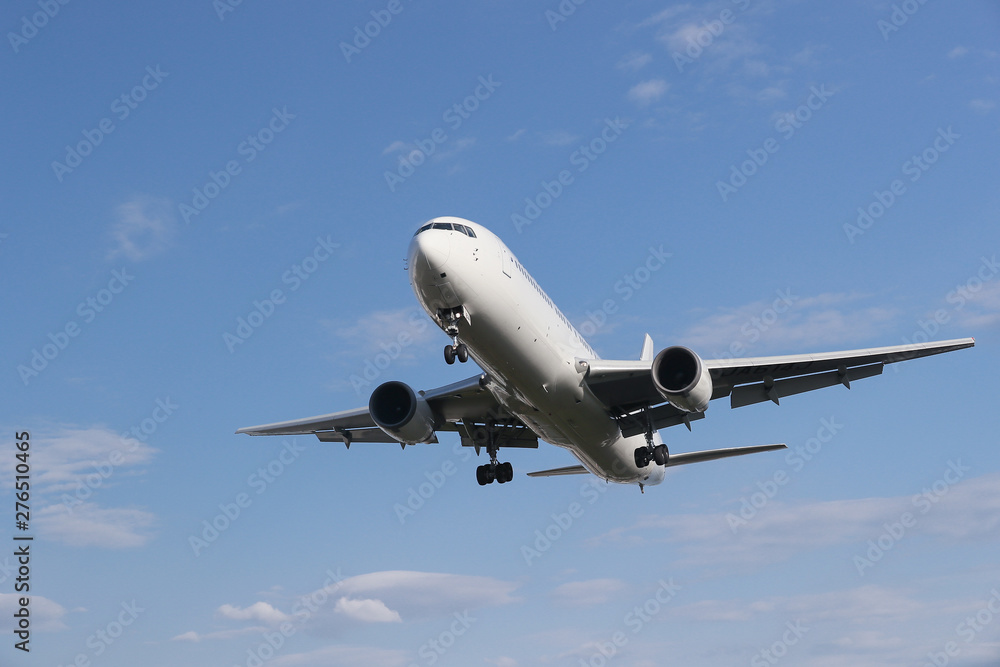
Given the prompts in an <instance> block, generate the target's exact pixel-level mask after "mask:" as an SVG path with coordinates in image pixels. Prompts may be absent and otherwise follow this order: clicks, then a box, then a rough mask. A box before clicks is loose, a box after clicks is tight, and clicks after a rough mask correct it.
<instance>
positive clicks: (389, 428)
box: [368, 381, 434, 443]
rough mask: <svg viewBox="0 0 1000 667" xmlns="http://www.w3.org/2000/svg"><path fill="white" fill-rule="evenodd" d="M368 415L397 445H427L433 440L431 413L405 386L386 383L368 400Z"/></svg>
mask: <svg viewBox="0 0 1000 667" xmlns="http://www.w3.org/2000/svg"><path fill="white" fill-rule="evenodd" d="M368 412H369V413H371V416H372V419H373V420H374V421H375V424H376V425H377V426H378V427H379V428H380V429H382V430H383V431H384V432H385V433H386V435H388V436H389V437H391V438H394V439H395V440H398V441H399V442H405V443H414V442H426V441H427V440H430V439H431V438H432V437H433V436H434V413H433V412H431V408H430V406H429V405H427V401H425V400H424V397H423V396H417V395H416V393H414V391H413V389H411V388H410V386H409V385H408V384H405V383H403V382H396V381H392V382H385V383H383V384H380V385H379V386H378V387H376V388H375V391H373V392H372V396H371V398H370V399H368Z"/></svg>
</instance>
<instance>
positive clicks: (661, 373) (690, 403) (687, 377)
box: [652, 345, 712, 412]
mask: <svg viewBox="0 0 1000 667" xmlns="http://www.w3.org/2000/svg"><path fill="white" fill-rule="evenodd" d="M652 375H653V385H655V386H656V390H657V391H658V392H660V395H661V396H663V398H665V399H666V400H667V401H668V402H669V403H670V404H671V405H672V406H674V407H675V408H677V409H678V410H683V411H684V412H704V411H705V409H706V408H708V402H709V401H710V400H712V376H711V375H710V374H709V372H708V369H707V368H705V364H703V363H702V361H701V357H699V356H698V355H697V354H695V353H694V352H692V351H691V350H689V349H688V348H686V347H682V346H680V345H674V346H673V347H668V348H666V349H665V350H661V351H660V353H659V354H658V355H656V358H655V359H653V367H652Z"/></svg>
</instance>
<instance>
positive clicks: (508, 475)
mask: <svg viewBox="0 0 1000 667" xmlns="http://www.w3.org/2000/svg"><path fill="white" fill-rule="evenodd" d="M486 437H487V445H486V451H487V453H489V455H490V462H489V463H487V464H486V465H481V466H479V467H477V468H476V481H477V482H479V486H486V485H487V484H492V483H493V480H496V481H497V482H498V483H500V484H505V483H507V482H510V481H513V479H514V466H512V465H511V464H510V463H499V462H497V451H499V449H500V447H499V445H497V444H496V428H495V427H494V426H493V424H491V423H489V424H487V425H486Z"/></svg>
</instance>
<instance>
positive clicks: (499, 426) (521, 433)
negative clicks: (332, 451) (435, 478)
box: [236, 375, 538, 448]
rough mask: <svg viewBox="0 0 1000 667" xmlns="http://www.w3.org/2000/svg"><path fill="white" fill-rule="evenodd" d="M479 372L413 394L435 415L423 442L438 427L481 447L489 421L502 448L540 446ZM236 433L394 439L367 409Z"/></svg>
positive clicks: (432, 438) (349, 439)
mask: <svg viewBox="0 0 1000 667" xmlns="http://www.w3.org/2000/svg"><path fill="white" fill-rule="evenodd" d="M482 380H483V377H482V375H475V376H473V377H470V378H467V379H465V380H460V381H459V382H455V383H453V384H449V385H445V386H443V387H438V388H437V389H431V390H429V391H421V392H417V394H418V395H419V396H420V398H422V399H423V400H424V401H425V402H426V404H427V406H428V408H429V409H430V412H431V415H432V419H433V429H434V432H435V433H434V434H432V435H431V436H430V437H429V438H427V439H425V440H423V442H428V443H434V442H437V441H438V440H437V435H436V432H437V431H458V432H459V434H460V435H461V439H462V444H463V445H465V446H475V447H478V446H479V445H480V444H482V445H484V446H485V436H484V435H483V433H482V432H481V430H480V429H481V427H482V426H485V424H487V423H490V424H492V425H493V427H494V429H495V431H496V438H497V441H498V442H499V443H500V444H501V445H502V446H503V447H532V448H534V447H538V438H537V437H536V436H535V435H534V433H532V432H531V431H530V430H529V429H528V428H527V427H526V426H524V424H523V423H521V422H520V420H518V419H517V418H516V417H513V416H512V415H510V414H509V413H507V412H506V411H505V410H504V409H503V408H502V407H501V406H500V404H499V403H498V402H497V400H496V398H495V397H494V396H493V394H491V393H490V392H489V391H487V390H486V389H485V388H484V387H483V382H482ZM236 432H237V433H245V434H247V435H303V434H309V433H312V434H315V435H316V437H317V438H319V439H320V440H321V441H323V442H343V443H344V444H346V445H347V446H348V447H350V446H351V443H354V442H390V443H391V442H397V443H401V444H405V443H403V442H402V441H401V440H399V439H397V438H394V437H392V436H391V435H389V434H388V433H387V432H385V431H384V430H383V429H381V428H379V426H378V424H376V423H375V419H374V418H373V417H372V415H371V412H370V410H369V408H368V407H363V408H355V409H353V410H344V411H342V412H333V413H330V414H326V415H316V416H315V417H306V418H304V419H294V420H291V421H284V422H275V423H273V424H261V425H259V426H245V427H243V428H241V429H237V431H236Z"/></svg>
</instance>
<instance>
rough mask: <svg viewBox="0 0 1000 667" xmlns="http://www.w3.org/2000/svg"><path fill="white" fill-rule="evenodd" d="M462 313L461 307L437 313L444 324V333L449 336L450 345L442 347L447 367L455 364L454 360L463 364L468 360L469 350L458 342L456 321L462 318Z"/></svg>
mask: <svg viewBox="0 0 1000 667" xmlns="http://www.w3.org/2000/svg"><path fill="white" fill-rule="evenodd" d="M463 312H464V310H463V309H462V308H461V307H459V308H449V309H448V310H444V311H438V314H439V316H440V318H441V320H442V321H443V322H444V323H445V327H444V332H445V333H446V334H448V335H449V336H451V345H445V346H444V360H445V363H447V364H448V365H449V366H450V365H452V364H453V363H455V359H458V361H459V362H460V363H463V364H464V363H465V362H466V361H468V360H469V348H467V347H466V346H465V343H459V342H458V320H459V319H461V318H462V317H463Z"/></svg>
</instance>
